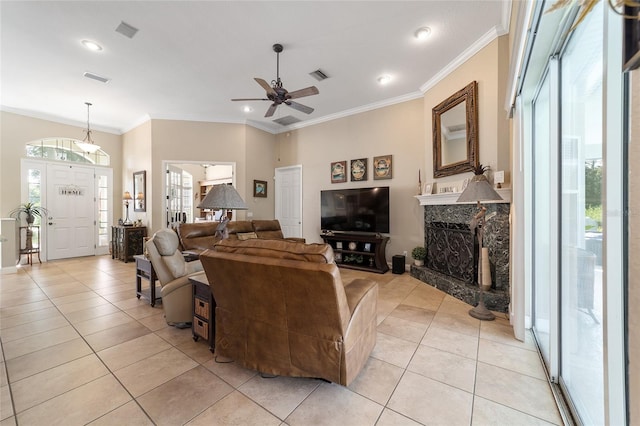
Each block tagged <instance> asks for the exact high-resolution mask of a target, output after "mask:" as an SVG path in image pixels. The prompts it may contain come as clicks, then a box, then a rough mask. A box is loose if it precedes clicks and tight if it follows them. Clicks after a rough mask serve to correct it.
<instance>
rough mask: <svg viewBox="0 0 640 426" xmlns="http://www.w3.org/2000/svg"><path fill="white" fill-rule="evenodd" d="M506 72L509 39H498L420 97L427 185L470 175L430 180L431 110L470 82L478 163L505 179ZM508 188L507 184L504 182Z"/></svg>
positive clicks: (507, 148)
mask: <svg viewBox="0 0 640 426" xmlns="http://www.w3.org/2000/svg"><path fill="white" fill-rule="evenodd" d="M508 72H509V39H508V36H506V35H505V36H502V37H499V38H498V39H496V40H494V41H492V42H491V43H489V44H488V45H487V46H486V47H485V48H484V49H482V50H481V51H480V52H478V53H476V54H475V55H474V56H473V57H472V58H470V59H469V60H468V61H467V62H465V63H464V64H463V65H462V66H460V67H458V68H457V69H456V70H455V71H453V72H452V73H451V74H449V75H448V76H447V77H445V78H444V79H443V80H442V81H440V82H439V83H438V84H437V85H436V86H434V87H432V88H431V89H429V90H428V91H427V92H426V93H425V95H424V125H425V137H426V144H425V146H426V149H425V164H426V177H427V179H428V180H429V181H432V182H436V183H438V184H443V183H447V182H457V181H460V180H462V179H465V178H467V177H470V176H472V175H473V173H471V172H469V173H464V174H459V175H455V176H448V177H445V178H439V179H434V178H433V148H432V141H433V126H432V120H431V111H432V109H433V107H435V106H436V105H438V104H439V103H440V102H442V101H444V100H445V99H447V98H448V97H449V96H451V95H452V94H454V93H455V92H457V91H458V90H460V89H462V88H464V87H465V86H466V85H468V84H469V83H471V82H472V81H474V80H475V81H477V82H478V121H479V126H478V144H479V147H480V163H481V164H483V165H486V166H490V167H491V170H492V172H493V171H498V170H504V171H505V175H506V176H509V175H510V173H509V171H510V170H511V166H510V163H511V160H510V156H511V151H510V149H511V148H510V146H511V144H510V141H509V120H508V119H507V113H506V112H505V110H504V99H505V94H506V88H505V87H504V86H505V85H506V81H507V75H508ZM506 184H507V185H510V183H509V182H506Z"/></svg>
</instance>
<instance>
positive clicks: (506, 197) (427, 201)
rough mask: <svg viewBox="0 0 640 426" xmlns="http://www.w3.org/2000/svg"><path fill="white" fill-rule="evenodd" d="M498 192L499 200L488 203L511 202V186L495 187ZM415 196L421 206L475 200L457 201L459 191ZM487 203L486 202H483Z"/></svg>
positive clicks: (444, 204)
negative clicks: (500, 198)
mask: <svg viewBox="0 0 640 426" xmlns="http://www.w3.org/2000/svg"><path fill="white" fill-rule="evenodd" d="M496 191H497V192H498V194H500V196H501V197H502V200H500V201H491V202H489V203H510V202H511V188H500V189H496ZM414 197H415V198H417V199H418V201H420V205H421V206H446V205H451V204H475V202H473V201H471V202H463V203H458V197H460V192H445V193H443V194H431V195H414ZM485 204H487V202H485Z"/></svg>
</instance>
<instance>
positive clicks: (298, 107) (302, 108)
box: [285, 101, 313, 114]
mask: <svg viewBox="0 0 640 426" xmlns="http://www.w3.org/2000/svg"><path fill="white" fill-rule="evenodd" d="M285 103H286V104H287V105H289V106H290V107H291V108H293V109H296V110H298V111H300V112H304V113H305V114H311V113H312V112H313V108H311V107H308V106H306V105H302V104H299V103H298V102H294V101H287V102H285Z"/></svg>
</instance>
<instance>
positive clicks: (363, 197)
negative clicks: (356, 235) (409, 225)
mask: <svg viewBox="0 0 640 426" xmlns="http://www.w3.org/2000/svg"><path fill="white" fill-rule="evenodd" d="M320 228H321V229H322V230H323V231H336V232H370V233H388V232H389V187H388V186H380V187H376V188H352V189H335V190H327V191H320Z"/></svg>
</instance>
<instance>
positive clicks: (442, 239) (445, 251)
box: [424, 222, 478, 284]
mask: <svg viewBox="0 0 640 426" xmlns="http://www.w3.org/2000/svg"><path fill="white" fill-rule="evenodd" d="M424 241H425V246H426V249H427V258H426V259H425V266H426V267H427V268H429V269H432V270H434V271H436V272H440V273H442V274H445V275H449V276H450V277H453V278H457V279H459V280H462V281H464V282H465V283H467V284H473V282H474V280H475V277H476V276H477V275H478V247H477V244H478V243H477V238H475V235H473V233H472V232H471V230H470V229H469V225H467V224H464V223H449V222H428V223H427V222H425V238H424Z"/></svg>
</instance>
